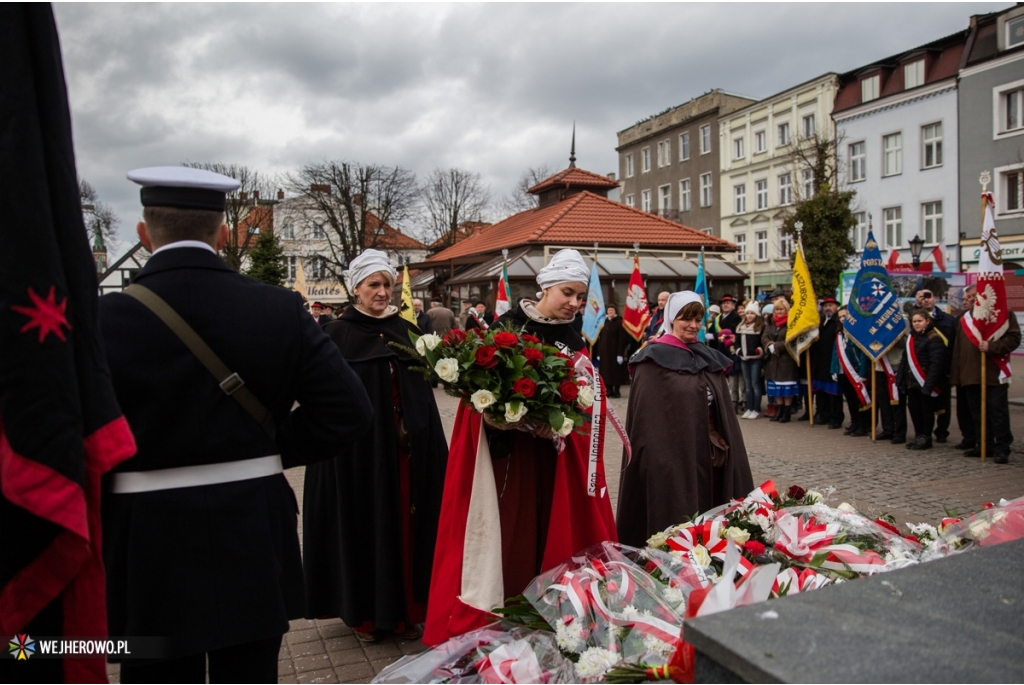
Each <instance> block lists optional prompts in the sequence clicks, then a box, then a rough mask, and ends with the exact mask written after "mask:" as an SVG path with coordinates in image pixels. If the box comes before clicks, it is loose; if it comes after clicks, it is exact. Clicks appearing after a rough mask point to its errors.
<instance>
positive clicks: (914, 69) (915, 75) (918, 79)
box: [903, 59, 924, 90]
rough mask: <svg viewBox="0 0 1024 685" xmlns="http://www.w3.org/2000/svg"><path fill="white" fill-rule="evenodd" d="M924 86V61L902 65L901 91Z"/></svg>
mask: <svg viewBox="0 0 1024 685" xmlns="http://www.w3.org/2000/svg"><path fill="white" fill-rule="evenodd" d="M923 85H924V60H923V59H919V60H917V61H916V62H911V63H910V64H904V65H903V89H904V90H909V89H910V88H917V87H918V86H923Z"/></svg>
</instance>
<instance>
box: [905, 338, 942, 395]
mask: <svg viewBox="0 0 1024 685" xmlns="http://www.w3.org/2000/svg"><path fill="white" fill-rule="evenodd" d="M907 361H908V362H909V363H910V373H912V374H914V378H915V379H916V380H917V384H918V385H920V386H921V388H922V389H924V387H925V383H926V382H927V380H928V379H927V378H925V374H924V367H923V366H921V362H919V361H918V360H917V351H916V350H915V349H914V336H912V335H908V336H907ZM938 396H939V389H938V388H932V397H938Z"/></svg>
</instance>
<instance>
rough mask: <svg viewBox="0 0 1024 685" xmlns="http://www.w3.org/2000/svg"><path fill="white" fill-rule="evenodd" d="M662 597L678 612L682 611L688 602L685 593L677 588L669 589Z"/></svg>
mask: <svg viewBox="0 0 1024 685" xmlns="http://www.w3.org/2000/svg"><path fill="white" fill-rule="evenodd" d="M662 597H664V598H665V601H666V602H668V603H669V604H671V605H672V608H673V609H675V610H677V611H682V608H683V607H682V605H683V603H684V602H685V601H686V596H685V595H684V594H683V591H682V590H680V589H679V588H677V587H670V588H667V589H666V590H665V591H664V592H663V593H662Z"/></svg>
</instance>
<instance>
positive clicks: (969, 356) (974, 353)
mask: <svg viewBox="0 0 1024 685" xmlns="http://www.w3.org/2000/svg"><path fill="white" fill-rule="evenodd" d="M1009 321H1010V326H1009V328H1007V329H1006V333H1004V334H1003V335H1002V337H1001V338H999V340H996V341H993V342H990V343H989V344H988V354H987V355H986V358H985V373H986V379H985V382H986V383H987V384H991V385H998V384H999V367H998V366H996V363H995V362H994V361H992V357H994V356H995V357H999V356H1002V355H1004V354H1009V353H1011V352H1013V351H1014V350H1015V349H1017V348H1018V347H1020V340H1021V337H1020V325H1019V324H1018V323H1017V315H1016V314H1014V313H1013V312H1010V313H1009ZM955 340H956V343H955V344H954V346H953V353H952V362H951V363H950V366H949V382H950V384H951V385H981V352H980V351H978V348H977V347H975V346H974V345H972V344H971V341H970V339H969V338H968V337H967V334H966V333H964V331H963V328H962V327H961V325H960V322H959V321H957V325H956V338H955Z"/></svg>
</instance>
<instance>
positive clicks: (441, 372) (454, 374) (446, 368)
mask: <svg viewBox="0 0 1024 685" xmlns="http://www.w3.org/2000/svg"><path fill="white" fill-rule="evenodd" d="M434 373H436V374H437V375H438V376H439V377H440V378H441V380H443V381H444V382H445V383H454V382H456V381H457V380H459V362H458V361H457V360H455V359H449V358H447V357H446V358H444V359H439V360H438V361H437V363H436V364H434Z"/></svg>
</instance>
